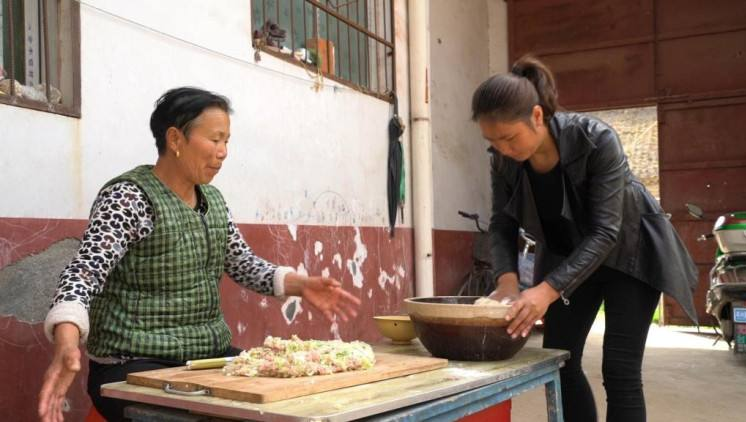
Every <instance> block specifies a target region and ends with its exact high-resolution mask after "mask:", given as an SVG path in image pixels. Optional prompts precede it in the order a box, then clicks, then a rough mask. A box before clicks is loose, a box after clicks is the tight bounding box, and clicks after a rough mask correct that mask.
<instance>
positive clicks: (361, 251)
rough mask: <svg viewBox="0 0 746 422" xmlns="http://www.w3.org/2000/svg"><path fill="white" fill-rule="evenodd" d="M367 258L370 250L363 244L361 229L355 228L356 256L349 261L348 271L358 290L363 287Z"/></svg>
mask: <svg viewBox="0 0 746 422" xmlns="http://www.w3.org/2000/svg"><path fill="white" fill-rule="evenodd" d="M367 258H368V248H366V247H365V244H364V243H363V240H362V237H361V235H360V228H359V227H355V254H354V255H353V256H352V259H348V260H347V270H348V271H349V272H350V274H351V275H352V284H353V285H354V286H355V287H357V288H358V289H360V288H362V287H363V281H364V277H363V263H365V260H366V259H367Z"/></svg>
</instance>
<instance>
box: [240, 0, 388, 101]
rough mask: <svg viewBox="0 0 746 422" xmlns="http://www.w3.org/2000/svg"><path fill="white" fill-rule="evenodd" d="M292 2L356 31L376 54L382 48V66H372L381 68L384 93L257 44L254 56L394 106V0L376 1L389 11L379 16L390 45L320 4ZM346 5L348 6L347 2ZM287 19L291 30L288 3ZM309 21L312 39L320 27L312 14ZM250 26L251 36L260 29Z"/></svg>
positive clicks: (306, 0) (310, 0)
mask: <svg viewBox="0 0 746 422" xmlns="http://www.w3.org/2000/svg"><path fill="white" fill-rule="evenodd" d="M251 1H252V3H253V2H255V1H258V2H262V7H263V8H265V3H266V0H251ZM274 1H275V2H276V3H275V4H276V5H278V6H277V8H278V9H279V2H280V1H281V0H274ZM290 1H291V2H292V1H293V0H290ZM296 1H302V2H303V3H304V5H303V7H306V6H307V5H310V6H311V7H312V10H313V8H317V9H319V11H320V12H321V13H325V14H327V20H328V18H329V16H331V17H332V18H334V19H337V20H338V23H340V22H341V23H343V24H344V25H347V27H348V30H349V29H352V30H355V31H358V32H359V33H360V34H361V35H362V36H364V37H365V40H364V43H368V42H371V41H372V42H374V43H376V44H375V45H376V47H375V48H376V50H378V49H379V48H381V47H380V45H383V47H382V49H383V64H382V63H381V62H380V61H378V60H377V63H376V65H377V68H378V69H381V66H382V68H383V71H381V70H378V72H379V73H382V74H383V75H385V77H384V79H385V83H386V90H385V91H383V92H380V91H375V90H372V89H370V88H368V87H366V86H364V85H360V84H357V83H355V82H353V81H351V80H349V79H346V78H344V77H341V76H339V75H336V74H331V73H329V72H325V71H323V70H322V69H321V67H319V66H314V65H304V64H303V62H302V61H301V60H299V59H297V58H296V57H295V55H294V54H293V52H292V51H291V53H290V54H286V53H283V52H280V51H276V50H275V49H272V48H269V47H267V46H265V45H262V44H260V45H256V44H254V45H253V47H254V49H255V50H256V51H257V52H259V51H261V52H263V53H266V54H269V55H271V56H273V57H276V58H278V59H280V60H283V61H285V62H288V63H291V64H293V65H296V66H299V67H302V68H304V69H306V71H309V72H311V73H313V74H314V75H317V74H319V73H320V74H321V75H323V77H324V78H326V79H330V80H333V81H335V82H337V83H339V84H341V85H344V86H347V87H349V88H351V89H354V90H356V91H358V92H361V93H363V94H366V95H370V96H373V97H376V98H378V99H381V100H384V101H387V102H390V103H393V102H394V98H395V93H396V37H395V34H396V31H395V29H394V21H395V19H394V16H395V13H394V3H395V1H394V0H380V1H381V2H382V3H384V6H385V3H386V2H388V3H389V9H388V10H389V16H386V12H385V10H384V11H382V16H383V23H384V28H383V32H384V33H385V32H386V29H387V28H386V23H387V20H388V29H390V34H388V35H389V36H390V37H391V41H388V40H386V39H385V37H386V35H385V34H384V35H378V34H377V33H376V32H377V31H376V29H375V28H374V29H373V31H371V30H368V29H366V28H363V27H362V26H360V25H358V24H357V23H355V22H353V21H350V20H349V19H348V18H347V17H346V16H344V15H343V14H341V13H339V12H337V11H335V10H334V9H333V8H332V7H330V6H329V5H327V4H324V3H321V2H320V1H318V0H296ZM339 1H340V2H342V1H343V0H339ZM373 1H374V2H376V4H378V1H376V0H373ZM364 2H365V3H364V4H365V5H366V6H367V4H368V0H364ZM326 3H329V0H326ZM347 4H349V2H348V3H347ZM341 6H343V5H341ZM341 6H340V7H341ZM277 13H278V14H279V10H278V11H277ZM290 15H291V26H292V25H293V18H292V16H293V10H292V3H291V8H290ZM265 17H266V12H265V16H263V17H262V18H263V19H264V18H265ZM373 19H374V20H375V19H376V17H374V18H373ZM319 20H321V19H319ZM313 21H314V33H312V34H311V35H312V36H314V35H315V36H319V35H320V31H318V27H319V26H320V24H319V23H318V22H317V21H316V15H315V14H314V19H313ZM254 22H255V20H254V18H253V17H252V20H251V25H252V28H251V29H252V34H253V33H254V31H255V30H258V29H261V28H255V27H254ZM275 23H278V22H275ZM278 24H279V23H278ZM288 33H289V36H290V38H291V45H293V40H292V39H293V28H289V30H288ZM306 35H307V34H306ZM348 44H349V34H348ZM336 48H337V47H336V46H335V49H336ZM389 49H390V50H389ZM291 50H292V48H291ZM349 50H350V49H349V48H348V56H349V55H350V54H351V53H350V51H349ZM377 53H378V52H376V54H377ZM358 54H359V53H358ZM366 54H368V52H366ZM336 60H337V57H335V61H336ZM366 60H367V59H366ZM388 60H391V69H390V73H391V75H389V66H388ZM340 66H341V64H340ZM368 71H370V67H368ZM340 73H341V72H340ZM389 76H391V83H390V84H389V80H388V78H389ZM368 77H370V76H368ZM368 83H370V80H368Z"/></svg>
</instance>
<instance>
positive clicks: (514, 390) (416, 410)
mask: <svg viewBox="0 0 746 422" xmlns="http://www.w3.org/2000/svg"><path fill="white" fill-rule="evenodd" d="M374 349H375V350H376V351H380V352H390V353H402V354H415V355H425V356H429V353H428V352H427V351H426V350H425V349H424V348H423V347H422V346H421V345H420V344H419V343H413V344H412V345H409V346H393V345H377V346H374ZM568 358H569V353H568V352H566V351H563V350H552V349H538V348H524V349H523V350H521V351H520V352H518V354H517V355H516V356H514V357H513V358H512V359H509V360H505V361H498V362H460V361H451V362H450V363H449V365H448V367H447V368H443V369H437V370H434V371H428V372H423V373H419V374H413V375H408V376H404V377H400V378H393V379H389V380H384V381H379V382H374V383H369V384H363V385H358V386H354V387H348V388H343V389H339V390H333V391H327V392H324V393H317V394H313V395H309V396H304V397H298V398H295V399H289V400H282V401H277V402H272V403H266V404H256V403H247V402H239V401H233V400H226V399H220V398H215V397H205V396H197V397H188V396H180V395H173V394H169V393H166V392H164V391H162V390H158V389H155V388H149V387H140V386H136V385H130V384H127V383H125V382H118V383H111V384H105V385H103V386H102V387H101V391H102V394H103V395H104V396H106V397H112V398H118V399H125V400H131V401H135V402H138V403H148V404H154V405H158V406H165V407H171V408H177V409H184V410H186V411H189V412H192V413H194V414H203V415H212V416H219V417H222V418H228V419H239V420H241V419H243V420H257V421H314V422H321V421H329V422H333V421H349V420H359V419H362V420H366V421H384V420H385V421H390V420H396V421H411V422H420V421H452V420H457V419H459V418H462V417H464V416H467V415H470V414H472V413H475V412H478V411H480V410H482V409H485V408H488V407H490V406H494V405H496V404H498V403H500V402H503V401H505V400H508V399H510V398H511V397H514V396H517V395H519V394H521V393H523V392H525V391H528V390H531V389H533V388H536V387H540V386H545V388H546V396H547V414H548V416H549V418H548V419H549V422H563V418H562V400H561V393H560V383H559V369H560V367H561V366H562V365H563V364H564V361H565V360H567V359H568ZM161 409H162V408H161ZM182 413H184V415H185V416H186V412H184V411H183V410H182ZM141 414H142V415H144V414H147V415H148V416H147V417H144V416H143V417H142V419H139V420H141V421H145V420H149V421H163V420H176V419H174V418H173V416H167V415H173V414H174V413H173V411H169V410H167V409H162V412H160V413H159V411H158V410H157V409H156V410H155V411H153V410H152V408H151V409H150V410H149V411H148V412H145V413H142V412H141ZM187 419H189V420H192V419H190V418H187ZM187 419H184V420H187ZM193 420H198V419H193Z"/></svg>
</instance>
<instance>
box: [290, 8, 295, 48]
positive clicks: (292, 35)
mask: <svg viewBox="0 0 746 422" xmlns="http://www.w3.org/2000/svg"><path fill="white" fill-rule="evenodd" d="M293 3H295V0H290V55H291V56H292V57H295V20H294V19H293V15H295V10H293V6H294V5H293Z"/></svg>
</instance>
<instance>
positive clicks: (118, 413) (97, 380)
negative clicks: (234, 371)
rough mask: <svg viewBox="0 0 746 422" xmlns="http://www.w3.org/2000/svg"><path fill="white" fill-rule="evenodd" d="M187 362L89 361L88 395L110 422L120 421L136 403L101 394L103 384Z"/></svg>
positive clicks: (233, 351)
mask: <svg viewBox="0 0 746 422" xmlns="http://www.w3.org/2000/svg"><path fill="white" fill-rule="evenodd" d="M239 353H241V349H237V348H235V347H233V346H231V347H229V348H228V350H226V351H225V353H224V354H223V356H236V355H238V354H239ZM184 365H185V362H180V361H174V360H164V359H133V360H130V361H127V362H125V363H122V364H113V365H102V364H100V363H96V362H93V361H89V362H88V395H89V396H90V397H91V401H92V402H93V406H94V407H95V408H96V410H97V411H98V413H100V414H101V416H103V417H104V418H105V419H106V420H107V421H108V422H118V421H123V420H125V419H124V408H125V407H127V406H129V405H132V404H135V403H134V402H131V401H127V400H119V399H112V398H108V397H102V396H101V385H103V384H108V383H110V382H119V381H124V380H126V379H127V374H129V373H132V372H140V371H150V370H153V369H163V368H173V367H175V366H184Z"/></svg>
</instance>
